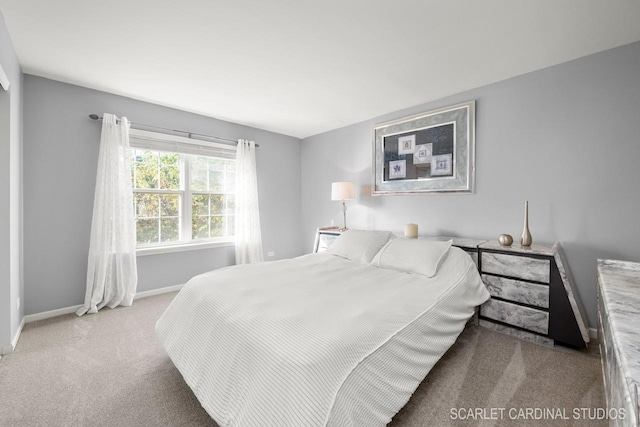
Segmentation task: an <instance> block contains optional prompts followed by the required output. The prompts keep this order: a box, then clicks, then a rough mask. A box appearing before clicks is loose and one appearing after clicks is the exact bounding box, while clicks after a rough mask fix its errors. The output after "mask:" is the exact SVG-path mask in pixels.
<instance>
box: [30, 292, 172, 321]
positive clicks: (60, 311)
mask: <svg viewBox="0 0 640 427" xmlns="http://www.w3.org/2000/svg"><path fill="white" fill-rule="evenodd" d="M183 286H184V284H182V285H174V286H167V287H166V288H159V289H152V290H150V291H142V292H138V293H137V294H136V296H135V297H133V299H134V300H137V299H140V298H145V297H151V296H154V295H160V294H166V293H168V292H176V291H179V290H180V289H182V287H183ZM80 307H82V304H80V305H74V306H71V307H64V308H58V309H56V310H50V311H43V312H42V313H35V314H29V315H27V316H24V318H25V320H26V323H31V322H36V321H38V320H44V319H50V318H52V317H57V316H62V315H64V314H71V313H75V312H76V311H78V309H79V308H80Z"/></svg>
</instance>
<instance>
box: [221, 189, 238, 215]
mask: <svg viewBox="0 0 640 427" xmlns="http://www.w3.org/2000/svg"><path fill="white" fill-rule="evenodd" d="M224 198H225V201H226V202H227V208H226V209H225V210H224V213H226V214H227V215H235V213H236V197H235V195H233V194H227V195H225V196H224Z"/></svg>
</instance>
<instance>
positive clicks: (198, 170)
mask: <svg viewBox="0 0 640 427" xmlns="http://www.w3.org/2000/svg"><path fill="white" fill-rule="evenodd" d="M191 190H193V191H207V158H206V157H194V158H193V161H192V162H191Z"/></svg>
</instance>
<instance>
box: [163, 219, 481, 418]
mask: <svg viewBox="0 0 640 427" xmlns="http://www.w3.org/2000/svg"><path fill="white" fill-rule="evenodd" d="M354 242H355V243H354ZM409 242H410V241H409V240H407V239H392V238H391V235H390V233H388V234H386V233H384V232H361V231H356V230H350V231H349V232H346V233H343V235H342V236H340V237H339V238H338V239H336V241H335V243H334V244H333V245H332V247H331V248H329V249H330V250H328V251H326V252H323V253H317V254H309V255H304V256H301V257H298V258H294V259H288V260H281V261H274V262H267V263H262V264H250V265H240V266H232V267H226V268H223V269H219V270H215V271H212V272H209V273H205V274H202V275H199V276H196V277H194V278H193V279H191V280H190V281H189V282H188V283H187V284H186V285H185V286H184V287H183V289H182V290H181V291H180V292H179V294H178V295H177V296H176V298H175V299H174V301H173V302H172V303H171V305H170V306H169V307H168V308H167V310H166V312H165V313H164V314H163V315H162V317H161V318H160V319H159V320H158V322H157V325H156V332H157V334H158V337H159V339H160V341H161V343H162V345H163V346H164V348H165V349H166V351H167V353H168V354H169V357H170V358H171V360H172V361H173V363H174V364H175V366H176V367H177V369H178V370H179V371H180V373H181V374H182V376H183V377H184V379H185V381H186V383H187V384H188V385H189V387H190V388H191V389H192V390H193V392H194V394H195V396H196V397H197V398H198V400H199V401H200V403H201V405H202V406H203V407H204V409H205V410H206V411H207V412H208V413H209V415H210V416H211V417H212V418H213V419H214V420H215V421H216V422H217V423H218V424H219V425H220V426H377V425H386V424H387V423H388V422H389V421H390V420H391V418H392V417H393V416H394V415H395V414H396V413H397V411H398V410H400V409H401V408H402V407H403V406H404V405H405V404H406V402H407V401H408V400H409V398H410V397H411V394H412V393H413V392H414V391H415V389H416V388H417V386H418V385H419V384H420V382H421V381H422V380H423V379H424V377H425V376H426V375H427V374H428V372H429V371H430V370H431V368H432V367H433V366H434V365H435V363H436V362H437V361H438V360H439V359H440V358H441V357H442V355H443V354H444V353H445V352H446V351H447V349H448V348H449V347H450V346H451V345H452V344H453V343H454V342H455V340H456V338H457V337H458V335H459V334H460V333H461V332H462V330H463V329H464V326H465V324H466V323H467V321H468V320H469V319H470V318H471V317H472V316H473V313H474V308H475V307H476V306H479V305H480V304H482V303H483V302H484V301H486V300H487V299H488V298H489V294H488V292H487V290H486V289H485V287H484V285H483V284H482V281H481V279H480V277H479V274H478V272H477V269H476V267H475V264H474V263H473V261H472V260H471V258H470V257H469V255H467V254H466V253H465V252H464V251H462V250H461V249H459V248H456V247H450V245H451V242H437V243H436V242H434V244H433V245H431V244H425V243H409ZM413 242H419V241H417V240H416V241H413ZM332 248H333V250H331V249H332Z"/></svg>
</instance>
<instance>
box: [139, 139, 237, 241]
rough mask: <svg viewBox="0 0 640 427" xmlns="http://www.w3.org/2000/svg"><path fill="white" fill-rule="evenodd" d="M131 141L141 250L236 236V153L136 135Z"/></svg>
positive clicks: (186, 141) (231, 149) (218, 146)
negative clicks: (142, 248)
mask: <svg viewBox="0 0 640 427" xmlns="http://www.w3.org/2000/svg"><path fill="white" fill-rule="evenodd" d="M130 141H131V147H132V148H131V179H132V183H133V196H134V197H133V199H134V205H135V218H136V239H137V242H138V247H152V246H166V245H177V244H184V243H195V242H215V241H226V240H229V238H230V237H232V236H233V234H234V218H235V216H234V215H235V204H234V191H235V172H236V162H235V149H234V147H232V146H231V147H227V146H225V145H222V144H213V143H208V142H205V141H199V143H198V144H194V141H193V140H190V139H187V138H182V137H177V136H172V135H164V134H156V133H153V132H146V131H139V130H134V129H132V130H131V131H130ZM200 142H201V143H202V144H206V145H200Z"/></svg>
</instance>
